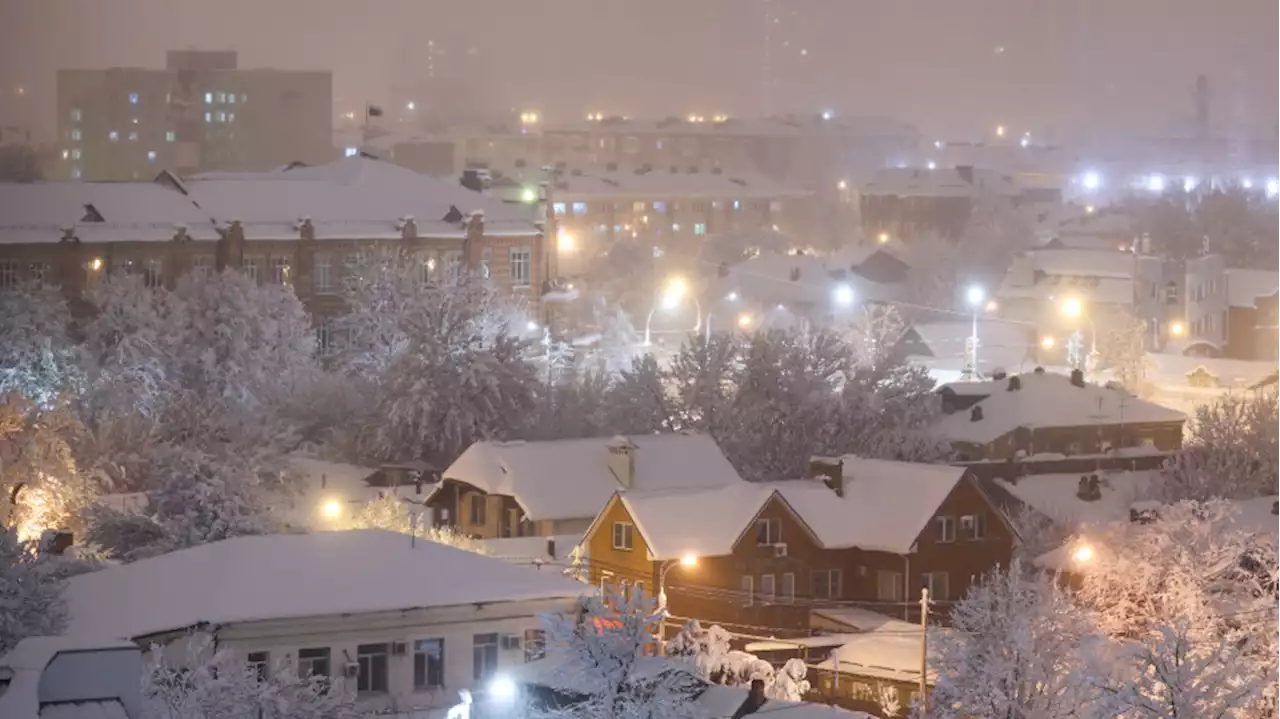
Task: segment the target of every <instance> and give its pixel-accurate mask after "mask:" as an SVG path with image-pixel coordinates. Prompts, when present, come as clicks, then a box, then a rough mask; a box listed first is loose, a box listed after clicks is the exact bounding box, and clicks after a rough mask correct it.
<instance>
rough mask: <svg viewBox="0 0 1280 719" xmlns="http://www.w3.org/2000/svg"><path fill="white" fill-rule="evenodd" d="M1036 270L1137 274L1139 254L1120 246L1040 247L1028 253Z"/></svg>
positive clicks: (1089, 274) (1088, 274)
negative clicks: (1083, 247) (1086, 248)
mask: <svg viewBox="0 0 1280 719" xmlns="http://www.w3.org/2000/svg"><path fill="white" fill-rule="evenodd" d="M1027 257H1028V259H1029V260H1030V261H1031V266H1032V268H1033V269H1035V270H1038V271H1040V272H1043V273H1045V274H1047V275H1073V276H1077V277H1133V276H1134V274H1135V273H1136V272H1137V262H1138V260H1139V256H1138V255H1136V254H1134V253H1132V252H1121V251H1119V250H1117V249H1114V248H1112V249H1109V250H1082V249H1072V248H1063V249H1053V248H1050V249H1039V250H1033V251H1030V252H1028V253H1027Z"/></svg>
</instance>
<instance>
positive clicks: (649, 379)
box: [606, 354, 672, 434]
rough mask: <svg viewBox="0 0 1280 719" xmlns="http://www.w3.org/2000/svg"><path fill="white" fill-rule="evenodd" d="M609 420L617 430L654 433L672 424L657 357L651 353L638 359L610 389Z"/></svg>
mask: <svg viewBox="0 0 1280 719" xmlns="http://www.w3.org/2000/svg"><path fill="white" fill-rule="evenodd" d="M607 401H608V406H607V408H606V412H607V417H608V420H607V424H608V425H609V427H610V429H611V430H612V431H613V432H614V433H616V434H655V433H658V432H667V431H670V430H671V429H672V426H671V401H670V399H669V398H668V396H667V388H666V384H665V378H664V376H663V372H662V370H661V369H660V368H659V367H658V360H657V359H655V358H654V356H653V355H652V354H646V355H643V356H642V357H639V358H637V359H635V360H634V361H633V362H632V363H631V367H630V368H629V369H625V370H623V371H622V372H621V373H619V375H618V379H617V381H615V382H614V383H613V386H612V387H611V388H610V390H609V394H608V397H607Z"/></svg>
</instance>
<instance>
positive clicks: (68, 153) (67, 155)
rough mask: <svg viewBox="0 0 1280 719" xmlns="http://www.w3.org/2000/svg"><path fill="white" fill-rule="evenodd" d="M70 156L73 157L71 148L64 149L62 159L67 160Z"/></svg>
mask: <svg viewBox="0 0 1280 719" xmlns="http://www.w3.org/2000/svg"><path fill="white" fill-rule="evenodd" d="M68 157H71V151H70V150H63V151H62V159H64V160H65V159H67V158H68Z"/></svg>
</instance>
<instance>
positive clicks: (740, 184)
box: [553, 165, 812, 202]
mask: <svg viewBox="0 0 1280 719" xmlns="http://www.w3.org/2000/svg"><path fill="white" fill-rule="evenodd" d="M673 168H674V171H673ZM555 182H556V184H555V188H554V190H553V193H554V198H553V199H554V200H556V201H569V202H572V201H574V200H592V199H597V198H619V199H635V200H644V199H656V200H663V199H667V198H672V197H679V198H707V199H721V200H746V199H753V198H754V199H783V198H798V197H807V196H809V195H810V194H812V193H810V192H809V191H807V190H803V189H800V188H797V187H792V186H789V185H784V184H782V183H779V182H776V181H774V180H772V179H770V178H769V177H767V176H765V175H762V174H759V173H753V172H734V173H732V174H726V173H723V172H711V171H708V170H697V169H695V170H693V171H691V169H690V168H689V167H687V166H684V165H674V166H662V167H652V168H622V169H618V170H599V169H588V170H570V171H568V172H565V173H562V174H561V175H560V176H559V177H558V178H557V179H556V181H555Z"/></svg>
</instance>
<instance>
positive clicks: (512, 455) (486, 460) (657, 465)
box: [444, 434, 743, 521]
mask: <svg viewBox="0 0 1280 719" xmlns="http://www.w3.org/2000/svg"><path fill="white" fill-rule="evenodd" d="M625 439H626V440H627V441H629V442H630V443H631V444H633V445H634V446H635V450H634V457H635V478H634V481H633V482H632V484H631V486H630V487H627V486H625V485H624V484H623V483H622V481H621V480H620V479H619V478H618V477H617V476H616V475H615V474H614V473H613V471H612V470H611V469H610V465H609V456H610V455H609V445H610V444H611V443H614V442H615V441H616V439H615V438H611V437H593V438H588V439H565V440H552V441H546V442H523V441H517V442H476V443H475V444H473V445H471V446H470V447H468V448H467V450H466V451H465V452H463V453H462V456H460V457H458V459H457V460H455V461H454V463H453V464H452V465H450V466H449V468H448V469H446V470H445V472H444V478H445V479H453V480H457V481H459V482H465V483H467V484H469V485H471V486H473V487H475V488H477V489H480V490H483V491H484V492H487V493H489V494H502V495H507V496H510V497H513V498H515V500H516V501H517V502H518V503H519V504H520V506H521V507H522V508H523V509H524V512H525V514H526V515H527V516H528V517H529V519H531V520H534V521H537V520H541V519H576V518H583V517H594V516H596V514H597V513H598V512H599V511H600V509H601V508H602V507H604V505H605V503H606V502H608V501H609V498H610V497H611V496H612V495H613V493H614V492H616V491H618V490H620V489H634V490H651V489H671V488H676V487H686V488H698V487H701V488H707V487H720V486H723V485H726V484H736V483H740V482H742V481H743V480H742V478H741V477H739V476H738V473H737V471H736V470H734V468H733V465H731V464H729V460H728V459H725V456H724V453H722V452H721V451H720V447H718V446H717V445H716V443H715V440H713V439H711V438H710V437H708V436H705V435H700V434H655V435H629V436H627V437H626V438H625Z"/></svg>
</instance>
